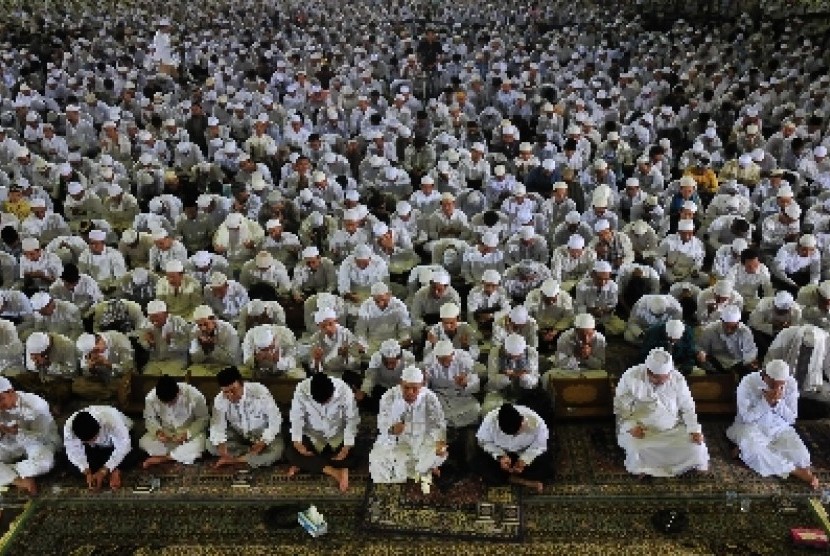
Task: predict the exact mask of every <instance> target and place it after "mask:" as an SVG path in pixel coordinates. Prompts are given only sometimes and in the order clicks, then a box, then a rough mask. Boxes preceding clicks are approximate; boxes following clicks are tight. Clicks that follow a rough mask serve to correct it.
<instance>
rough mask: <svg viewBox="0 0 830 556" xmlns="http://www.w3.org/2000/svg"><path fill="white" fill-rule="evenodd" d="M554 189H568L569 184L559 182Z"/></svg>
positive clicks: (554, 185)
mask: <svg viewBox="0 0 830 556" xmlns="http://www.w3.org/2000/svg"><path fill="white" fill-rule="evenodd" d="M553 188H554V189H568V184H567V183H565V182H564V181H558V182H556V183H554V184H553Z"/></svg>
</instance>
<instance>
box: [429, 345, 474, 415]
mask: <svg viewBox="0 0 830 556" xmlns="http://www.w3.org/2000/svg"><path fill="white" fill-rule="evenodd" d="M424 370H425V371H426V376H427V384H428V385H429V388H430V390H432V391H433V392H435V394H436V395H437V396H438V399H439V400H440V401H441V407H442V408H443V409H444V416H445V417H446V419H447V426H449V427H454V428H455V427H467V426H470V425H472V424H474V423H475V422H476V421H478V416H479V414H480V413H481V406H480V405H479V403H478V400H477V399H476V398H475V395H476V394H478V392H479V386H480V379H479V376H478V374H477V373H476V372H475V369H473V359H472V357H470V355H469V353H467V352H466V351H464V350H463V349H457V348H455V347H454V346H453V344H452V342H451V341H450V340H439V341H438V342H436V344H435V347H434V348H433V349H432V354H431V355H430V356H429V357H428V358H427V359H426V361H425V362H424Z"/></svg>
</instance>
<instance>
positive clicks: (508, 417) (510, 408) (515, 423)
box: [498, 403, 522, 434]
mask: <svg viewBox="0 0 830 556" xmlns="http://www.w3.org/2000/svg"><path fill="white" fill-rule="evenodd" d="M498 417H499V428H500V429H501V431H502V432H503V433H505V434H516V433H518V432H519V429H520V428H522V414H521V413H519V410H517V409H516V407H515V406H514V405H513V404H509V403H506V404H504V405H502V406H501V407H500V408H499V416H498Z"/></svg>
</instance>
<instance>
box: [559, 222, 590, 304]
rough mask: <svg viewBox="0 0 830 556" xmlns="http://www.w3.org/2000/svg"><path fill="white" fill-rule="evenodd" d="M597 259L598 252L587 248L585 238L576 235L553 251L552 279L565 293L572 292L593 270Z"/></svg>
mask: <svg viewBox="0 0 830 556" xmlns="http://www.w3.org/2000/svg"><path fill="white" fill-rule="evenodd" d="M596 257H597V256H596V252H595V251H594V250H593V249H592V248H591V247H586V246H585V238H583V237H582V236H581V235H577V234H574V235H572V236H570V238H568V239H567V243H566V244H565V245H560V246H558V247H556V248H555V249H554V250H553V255H552V256H551V261H550V266H551V273H552V278H553V279H554V280H556V281H557V282H559V284H560V285H561V287H562V290H563V291H565V292H571V291H573V289H574V287H576V284H577V282H579V281H580V280H581V279H582V277H583V276H585V274H587V273H588V272H591V271H592V270H593V268H594V263H595V262H596Z"/></svg>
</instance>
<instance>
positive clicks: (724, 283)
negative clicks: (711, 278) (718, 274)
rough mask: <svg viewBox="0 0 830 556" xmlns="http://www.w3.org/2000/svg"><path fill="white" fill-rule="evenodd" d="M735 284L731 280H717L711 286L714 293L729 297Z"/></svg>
mask: <svg viewBox="0 0 830 556" xmlns="http://www.w3.org/2000/svg"><path fill="white" fill-rule="evenodd" d="M734 287H735V285H734V284H733V283H732V280H718V281H717V282H716V283H715V285H714V287H713V288H712V289H713V291H714V292H715V294H716V295H719V296H721V297H729V296H730V295H732V291H733V288H734Z"/></svg>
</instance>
